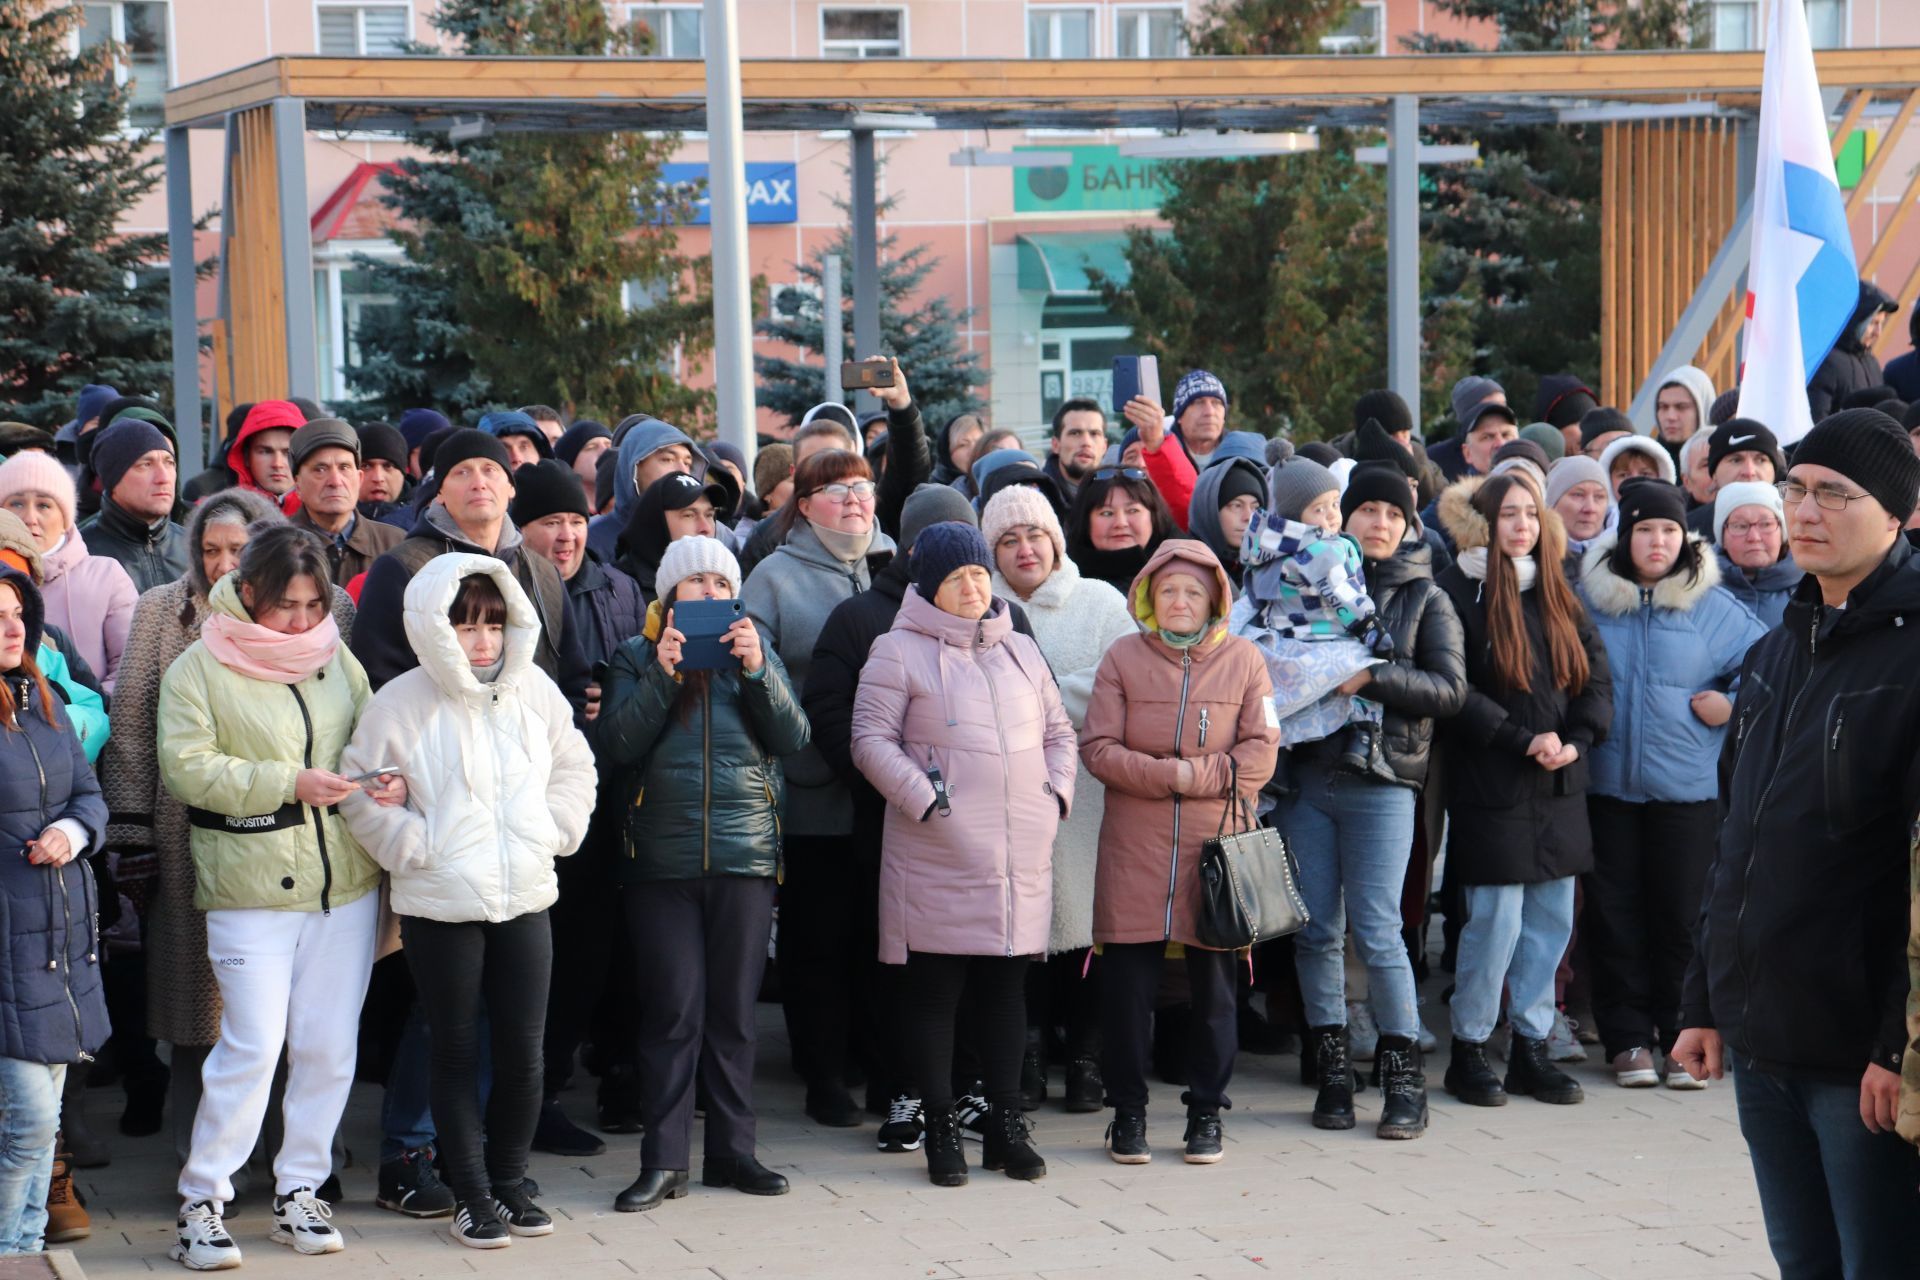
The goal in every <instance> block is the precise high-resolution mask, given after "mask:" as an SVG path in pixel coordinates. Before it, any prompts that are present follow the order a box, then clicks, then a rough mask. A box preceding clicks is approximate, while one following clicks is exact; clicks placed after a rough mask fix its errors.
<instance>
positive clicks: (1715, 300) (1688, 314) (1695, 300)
mask: <svg viewBox="0 0 1920 1280" xmlns="http://www.w3.org/2000/svg"><path fill="white" fill-rule="evenodd" d="M1752 225H1753V195H1752V193H1751V192H1749V193H1748V195H1747V197H1746V198H1745V199H1744V200H1742V201H1741V202H1740V209H1739V211H1738V212H1737V213H1735V214H1734V215H1733V225H1732V226H1730V227H1728V228H1727V238H1726V239H1724V240H1722V241H1721V242H1720V248H1719V249H1718V250H1716V251H1715V253H1714V255H1713V261H1712V262H1710V263H1708V264H1707V274H1706V275H1704V276H1702V277H1701V278H1700V285H1699V287H1698V288H1696V289H1695V290H1694V291H1693V297H1692V298H1690V299H1688V301H1687V307H1686V310H1684V311H1682V312H1681V313H1680V319H1679V321H1678V322H1677V323H1675V324H1674V326H1673V332H1672V333H1670V334H1668V335H1667V341H1666V345H1665V346H1663V347H1661V348H1660V354H1659V356H1657V357H1656V358H1655V359H1654V362H1653V368H1652V369H1649V370H1648V371H1647V378H1646V381H1644V382H1642V383H1641V384H1640V389H1639V390H1638V391H1636V392H1634V395H1633V404H1632V406H1631V407H1629V408H1628V410H1627V416H1628V417H1629V418H1631V419H1633V425H1634V429H1635V430H1637V431H1639V432H1641V433H1642V434H1644V435H1652V434H1653V430H1654V426H1655V423H1654V418H1653V403H1654V401H1655V400H1656V399H1657V398H1658V397H1659V395H1660V379H1661V378H1662V377H1664V376H1665V375H1666V373H1667V371H1668V370H1670V369H1676V368H1678V367H1680V366H1681V365H1683V364H1690V363H1692V361H1693V356H1694V353H1695V352H1697V351H1699V350H1700V344H1701V343H1703V342H1705V341H1706V340H1707V334H1708V333H1709V332H1710V331H1711V330H1712V328H1713V322H1714V321H1715V320H1717V319H1719V318H1720V312H1721V311H1722V310H1724V309H1725V307H1726V305H1727V296H1728V295H1729V294H1730V293H1732V292H1733V288H1734V286H1735V285H1737V284H1738V283H1739V282H1740V276H1741V273H1743V272H1744V271H1746V269H1747V260H1748V258H1749V256H1750V255H1751V254H1752V252H1753V235H1752ZM1703 425H1704V424H1703Z"/></svg>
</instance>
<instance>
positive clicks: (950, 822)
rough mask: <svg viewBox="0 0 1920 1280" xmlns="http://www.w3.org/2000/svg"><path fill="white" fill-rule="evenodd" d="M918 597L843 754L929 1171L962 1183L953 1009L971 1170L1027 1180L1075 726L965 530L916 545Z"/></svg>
mask: <svg viewBox="0 0 1920 1280" xmlns="http://www.w3.org/2000/svg"><path fill="white" fill-rule="evenodd" d="M912 555H913V559H912V562H911V563H912V568H913V590H911V591H909V592H907V593H906V595H905V596H904V597H903V598H902V600H901V602H900V613H899V615H898V616H897V617H896V618H895V619H894V623H893V629H892V630H891V631H889V632H888V633H887V634H886V635H884V636H881V637H880V638H879V639H878V640H876V641H874V643H873V648H872V650H871V651H870V652H869V654H868V657H867V664H866V666H865V667H863V668H862V669H861V672H860V689H859V692H858V693H857V694H856V695H855V697H854V703H853V759H854V763H855V764H857V765H858V766H859V767H860V771H861V772H862V773H864V774H865V775H866V776H867V780H868V781H869V782H871V783H873V785H874V787H875V789H877V790H878V791H879V792H880V794H881V795H883V796H885V797H886V799H887V803H888V806H889V807H888V809H887V826H886V835H885V837H884V839H883V841H882V845H881V862H880V959H881V960H882V961H883V962H885V963H889V964H904V965H906V967H907V981H906V982H905V983H904V984H903V989H904V990H905V991H906V992H907V993H908V995H907V1000H908V1007H907V1008H906V1009H905V1011H904V1017H903V1019H902V1023H903V1025H904V1028H905V1030H906V1033H907V1037H908V1041H909V1043H908V1045H907V1053H908V1056H909V1058H910V1059H911V1060H912V1061H913V1063H914V1066H915V1070H916V1072H917V1074H918V1076H919V1080H920V1090H921V1099H922V1101H923V1103H924V1104H925V1107H926V1120H927V1129H926V1135H927V1136H926V1149H927V1174H928V1177H929V1178H931V1179H932V1181H933V1183H934V1185H936V1186H960V1185H962V1184H963V1183H965V1182H966V1180H967V1165H966V1159H965V1157H964V1156H963V1155H962V1154H961V1151H960V1126H959V1121H958V1119H957V1118H956V1116H955V1115H954V1109H953V1088H952V1081H951V1074H952V1068H953V1027H954V1013H955V1011H956V1009H957V1008H958V1007H959V1003H960V997H961V994H962V992H963V991H971V993H972V996H973V1000H974V1003H975V1005H976V1007H977V1010H978V1018H977V1020H976V1021H977V1031H978V1037H979V1043H978V1045H977V1046H976V1048H977V1051H978V1053H979V1058H980V1063H981V1070H982V1073H983V1074H984V1076H985V1082H986V1096H987V1100H988V1101H989V1102H990V1103H991V1104H992V1112H991V1114H990V1115H989V1117H988V1121H987V1132H986V1143H985V1150H984V1152H983V1154H982V1160H981V1163H982V1165H983V1167H985V1168H987V1169H996V1170H1004V1171H1005V1172H1006V1174H1007V1176H1008V1177H1011V1178H1021V1179H1029V1180H1030V1179H1034V1178H1039V1177H1042V1176H1044V1175H1045V1174H1046V1171H1047V1166H1046V1162H1045V1161H1044V1160H1042V1159H1041V1158H1040V1157H1039V1155H1037V1154H1036V1153H1035V1152H1034V1150H1033V1148H1032V1146H1031V1145H1029V1143H1028V1141H1027V1124H1026V1119H1025V1117H1024V1116H1023V1115H1022V1114H1021V1111H1020V1057H1021V1054H1022V1052H1023V1051H1024V1048H1025V1042H1026V969H1027V962H1028V961H1029V960H1030V959H1032V957H1034V956H1035V955H1044V954H1045V953H1046V950H1047V935H1048V931H1049V929H1050V928H1051V925H1052V918H1053V917H1052V912H1053V840H1054V834H1055V832H1056V831H1057V830H1058V828H1059V825H1060V819H1061V818H1062V817H1063V816H1064V815H1065V814H1066V812H1067V810H1068V808H1069V806H1070V805H1071V804H1072V802H1073V782H1074V777H1075V773H1076V765H1077V761H1078V756H1077V753H1076V749H1075V746H1074V733H1073V725H1072V723H1071V722H1070V721H1069V720H1068V719H1067V713H1066V709H1065V708H1064V707H1063V706H1062V705H1061V703H1060V691H1059V689H1058V688H1057V687H1056V686H1055V685H1054V682H1053V673H1052V671H1051V670H1049V669H1048V667H1047V662H1046V659H1045V658H1043V657H1042V656H1041V655H1040V648H1039V646H1038V645H1036V644H1035V643H1034V642H1033V640H1032V638H1031V637H1029V636H1024V635H1020V634H1018V633H1016V632H1015V631H1014V630H1013V620H1012V615H1011V613H1010V611H1009V609H1008V607H1007V604H1006V602H1005V601H1001V600H996V599H994V597H993V589H992V585H991V583H992V579H991V573H992V565H993V560H992V553H991V552H990V551H989V550H988V548H987V543H986V539H984V538H982V537H981V536H980V531H979V530H978V529H976V528H974V527H973V526H972V525H967V524H960V523H948V524H936V525H931V526H929V527H928V528H926V529H923V530H921V532H920V536H919V537H918V538H916V539H915V541H914V544H913V552H912Z"/></svg>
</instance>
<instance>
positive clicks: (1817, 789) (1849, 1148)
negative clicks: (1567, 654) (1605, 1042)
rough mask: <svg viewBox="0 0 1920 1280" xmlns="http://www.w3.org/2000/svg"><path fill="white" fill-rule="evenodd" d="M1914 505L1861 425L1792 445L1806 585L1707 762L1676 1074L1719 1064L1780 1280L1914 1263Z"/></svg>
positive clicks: (1852, 414)
mask: <svg viewBox="0 0 1920 1280" xmlns="http://www.w3.org/2000/svg"><path fill="white" fill-rule="evenodd" d="M1916 493H1920V459H1916V458H1915V457H1914V454H1913V450H1912V447H1911V446H1910V445H1909V444H1908V443H1907V438H1906V434H1905V433H1904V432H1903V431H1901V429H1900V426H1899V424H1898V423H1896V422H1894V421H1893V420H1892V419H1891V418H1889V417H1887V416H1886V415H1885V414H1883V413H1880V412H1878V411H1877V410H1873V409H1852V410H1846V411H1844V412H1842V413H1839V414H1835V415H1834V416H1832V417H1830V418H1828V419H1827V420H1826V421H1824V422H1822V423H1820V424H1819V425H1818V426H1816V427H1815V428H1814V429H1813V430H1812V431H1811V432H1809V433H1808V434H1807V435H1806V437H1805V438H1804V439H1802V440H1801V442H1800V446H1799V448H1798V450H1797V451H1796V452H1795V454H1794V461H1793V467H1792V469H1791V470H1790V471H1789V472H1788V475H1787V481H1786V484H1785V485H1784V486H1783V489H1782V496H1783V497H1784V499H1785V504H1786V516H1787V535H1788V539H1789V542H1790V544H1791V546H1792V549H1793V555H1794V559H1795V561H1796V562H1797V563H1798V564H1799V565H1800V567H1801V568H1803V569H1805V570H1806V571H1807V573H1808V575H1809V576H1808V577H1807V579H1806V580H1805V581H1803V582H1802V583H1801V584H1800V586H1799V588H1798V589H1797V590H1796V591H1795V593H1794V596H1793V599H1792V601H1791V602H1790V603H1789V604H1788V606H1787V611H1786V617H1785V618H1784V619H1783V621H1782V622H1781V624H1780V626H1779V627H1778V628H1776V629H1775V630H1773V631H1772V632H1769V633H1768V634H1767V635H1766V636H1765V637H1764V638H1762V639H1761V640H1760V641H1759V642H1758V643H1757V644H1755V645H1754V646H1753V649H1752V650H1751V652H1749V653H1748V654H1747V660H1746V664H1745V666H1744V667H1743V668H1742V670H1741V673H1740V694H1739V700H1738V702H1737V703H1736V704H1735V706H1734V709H1733V731H1732V732H1731V733H1730V734H1728V735H1727V741H1726V746H1725V748H1724V750H1723V751H1722V753H1721V765H1720V774H1721V788H1720V795H1721V800H1722V807H1721V814H1722V819H1721V828H1720V851H1719V855H1718V857H1717V859H1716V860H1715V862H1714V865H1713V869H1712V871H1711V872H1710V874H1709V877H1708V881H1707V893H1706V900H1705V903H1704V904H1703V908H1702V913H1701V921H1700V925H1699V928H1698V930H1697V932H1696V936H1695V950H1694V958H1693V963H1692V965H1691V966H1690V968H1689V969H1688V973H1687V981H1686V987H1685V991H1684V994H1683V996H1682V1008H1681V1022H1680V1025H1681V1026H1682V1027H1684V1028H1687V1029H1686V1030H1684V1031H1682V1032H1681V1034H1680V1038H1679V1041H1678V1042H1677V1043H1676V1044H1675V1045H1674V1049H1673V1059H1674V1061H1675V1063H1677V1064H1678V1065H1680V1066H1682V1067H1684V1068H1685V1069H1686V1071H1687V1073H1688V1074H1689V1075H1691V1076H1692V1077H1693V1078H1694V1079H1696V1080H1698V1079H1704V1078H1705V1077H1707V1076H1709V1075H1711V1076H1714V1077H1716V1078H1717V1077H1719V1076H1720V1075H1721V1074H1722V1072H1723V1071H1724V1070H1725V1069H1726V1068H1727V1066H1729V1065H1731V1066H1732V1067H1733V1068H1734V1071H1735V1075H1734V1086H1735V1093H1736V1097H1737V1099H1738V1104H1739V1112H1740V1131H1741V1133H1742V1134H1743V1135H1744V1136H1745V1138H1746V1140H1747V1146H1748V1149H1749V1152H1750V1154H1751V1157H1752V1160H1753V1170H1754V1180H1755V1181H1756V1182H1757V1183H1758V1184H1759V1189H1760V1207H1761V1211H1762V1212H1763V1213H1764V1214H1765V1216H1766V1222H1767V1239H1768V1243H1769V1244H1770V1245H1771V1246H1772V1248H1773V1253H1774V1257H1775V1259H1776V1260H1777V1261H1778V1262H1779V1264H1780V1269H1781V1272H1782V1274H1784V1275H1789V1276H1839V1275H1842V1274H1845V1275H1849V1276H1895V1275H1911V1274H1912V1273H1913V1268H1914V1266H1915V1262H1916V1259H1920V1212H1916V1211H1915V1206H1914V1201H1913V1196H1914V1186H1915V1184H1916V1182H1920V1153H1916V1151H1915V1149H1914V1148H1913V1147H1911V1146H1909V1145H1907V1143H1906V1142H1904V1141H1902V1140H1901V1139H1900V1138H1899V1137H1897V1136H1896V1135H1895V1133H1894V1121H1895V1114H1896V1111H1897V1108H1898V1104H1899V1096H1900V1067H1901V1061H1902V1058H1903V1055H1904V1054H1905V1053H1906V1052H1907V1051H1908V1050H1909V1049H1910V1046H1909V1045H1908V1043H1907V1031H1906V1023H1905V1019H1904V1012H1905V1006H1906V1000H1907V987H1908V979H1907V969H1906V945H1905V944H1906V934H1907V909H1908V883H1907V871H1908V847H1909V845H1908V832H1909V829H1910V826H1911V824H1912V822H1913V819H1914V814H1915V811H1916V809H1917V808H1920V681H1916V680H1915V679H1914V672H1915V670H1916V668H1920V554H1916V553H1915V552H1914V551H1913V550H1911V549H1910V548H1909V546H1908V544H1907V541H1906V539H1904V538H1902V537H1901V536H1900V530H1901V526H1902V525H1904V524H1905V523H1906V520H1907V518H1908V517H1909V516H1910V515H1912V514H1913V510H1914V506H1915V495H1916ZM1913 1051H1914V1052H1920V1050H1913Z"/></svg>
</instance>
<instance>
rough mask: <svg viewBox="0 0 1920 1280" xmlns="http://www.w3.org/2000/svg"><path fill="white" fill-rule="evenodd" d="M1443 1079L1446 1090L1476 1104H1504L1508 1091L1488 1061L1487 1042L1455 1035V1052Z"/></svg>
mask: <svg viewBox="0 0 1920 1280" xmlns="http://www.w3.org/2000/svg"><path fill="white" fill-rule="evenodd" d="M1444 1083H1445V1084H1446V1087H1447V1092H1448V1093H1450V1094H1452V1095H1453V1096H1454V1097H1456V1098H1458V1099H1460V1101H1462V1102H1464V1103H1467V1104H1468V1105H1470V1106H1475V1107H1504V1106H1506V1105H1507V1091H1506V1090H1505V1089H1503V1088H1501V1086H1500V1077H1499V1076H1497V1075H1495V1074H1494V1072H1493V1067H1492V1065H1491V1064H1490V1063H1488V1061H1487V1042H1486V1041H1484V1040H1462V1039H1460V1038H1459V1037H1458V1036H1456V1037H1454V1041H1453V1053H1452V1057H1451V1060H1450V1061H1449V1062H1448V1063H1447V1074H1446V1078H1445V1081H1444Z"/></svg>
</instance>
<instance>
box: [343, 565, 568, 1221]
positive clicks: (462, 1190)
mask: <svg viewBox="0 0 1920 1280" xmlns="http://www.w3.org/2000/svg"><path fill="white" fill-rule="evenodd" d="M405 625H406V633H407V642H408V643H409V644H410V645H412V646H413V651H414V652H415V653H416V654H418V655H419V658H420V665H419V666H418V667H416V668H414V669H413V670H412V671H409V672H406V673H405V674H403V675H401V676H399V677H397V678H395V679H394V680H392V681H389V682H388V683H387V684H386V685H385V686H383V687H382V688H381V690H380V692H379V693H377V694H375V695H374V698H373V700H372V702H370V703H369V704H368V706H367V709H366V712H365V713H364V714H363V715H362V716H361V718H360V724H359V727H358V728H357V729H356V730H355V731H354V735H353V741H352V742H351V743H350V744H349V745H348V747H347V750H346V752H345V753H344V754H343V755H342V756H341V758H340V770H341V772H342V773H344V774H346V775H347V776H348V777H352V776H354V775H356V774H360V773H365V772H368V771H372V770H382V771H383V772H384V771H387V770H385V769H384V768H383V766H389V765H390V766H394V767H393V768H392V770H391V772H395V773H399V774H400V775H402V776H403V777H405V778H406V780H407V789H408V797H409V800H410V803H409V804H408V805H407V806H406V807H405V808H393V807H388V808H381V807H377V806H375V805H374V804H372V803H370V802H369V803H366V804H362V803H360V799H361V797H359V796H357V795H356V796H352V797H349V798H348V799H347V800H346V801H344V802H342V804H341V806H340V812H341V816H342V817H344V818H345V819H346V823H347V828H348V830H350V831H351V832H352V833H353V836H354V839H356V840H358V841H359V842H360V844H361V846H362V847H363V848H365V849H366V851H367V852H368V853H369V854H371V855H372V856H373V858H374V860H375V861H376V862H378V863H379V864H380V865H381V866H382V867H384V868H386V870H387V873H388V875H389V876H390V877H391V884H392V905H393V910H394V912H395V914H397V915H398V916H399V917H400V936H401V939H402V941H403V943H404V946H405V950H406V956H407V966H408V968H409V969H410V970H412V973H413V980H414V984H415V985H416V986H417V987H418V988H419V991H420V1007H421V1008H422V1009H423V1010H425V1011H426V1014H427V1023H428V1028H429V1030H430V1032H431V1034H432V1042H433V1078H432V1089H431V1099H432V1105H433V1117H434V1122H435V1127H436V1128H437V1129H438V1131H439V1135H440V1150H441V1153H442V1155H443V1156H444V1157H445V1159H446V1162H447V1173H448V1181H449V1182H451V1183H452V1184H453V1191H454V1195H455V1197H456V1198H457V1199H458V1201H459V1209H458V1210H457V1212H456V1214H455V1217H454V1223H453V1229H452V1230H453V1237H454V1239H456V1240H458V1241H459V1242H460V1243H462V1244H465V1245H470V1246H472V1247H474V1248H481V1249H491V1248H499V1247H501V1246H503V1245H506V1244H510V1243H511V1242H512V1241H511V1237H512V1236H513V1235H522V1236H530V1235H546V1234H548V1233H549V1232H551V1231H552V1230H553V1223H552V1220H551V1219H549V1218H548V1216H547V1215H546V1213H545V1212H544V1211H543V1210H542V1209H540V1207H539V1206H538V1205H536V1204H534V1203H533V1201H532V1200H531V1199H530V1198H529V1197H528V1196H527V1194H526V1192H525V1190H524V1188H523V1185H522V1183H523V1180H524V1178H525V1176H526V1172H527V1152H528V1149H529V1148H530V1146H531V1144H532V1141H533V1130H534V1125H535V1122H536V1121H537V1119H538V1118H539V1113H540V1097H541V1080H542V1059H541V1037H542V1029H543V1027H544V1024H545V1021H546V1010H547V986H548V980H549V977H550V974H551V970H552V966H553V933H552V928H551V926H550V924H549V922H548V920H547V908H548V907H550V906H552V905H553V902H554V899H555V898H557V897H558V896H559V882H558V881H557V880H556V878H555V876H554V872H553V861H554V859H555V858H557V857H562V856H564V855H566V854H570V853H572V852H573V851H574V850H575V849H576V848H577V847H579V844H580V841H581V839H582V837H584V836H585V834H586V829H587V818H588V816H589V815H590V814H591V813H592V812H593V798H594V767H593V753H592V752H591V750H589V748H588V747H587V740H586V738H585V737H584V736H583V735H582V734H581V733H580V731H579V730H578V729H576V728H575V727H574V724H573V712H572V709H571V708H570V707H569V706H568V704H567V700H566V698H565V696H564V695H562V694H561V692H560V689H559V687H558V686H557V685H555V684H554V683H553V681H552V680H551V679H550V678H549V677H548V676H547V675H546V673H544V672H543V671H541V670H540V668H538V667H536V666H535V665H534V664H533V657H534V650H535V647H536V645H537V643H538V641H539V637H540V622H539V615H538V614H537V613H536V612H535V611H534V608H533V604H532V602H531V601H530V600H528V599H527V595H526V593H525V592H524V591H523V590H521V588H520V584H519V583H518V582H516V581H515V580H514V577H513V572H512V570H510V569H509V568H507V566H506V565H505V564H503V563H501V562H500V561H498V560H495V559H494V558H493V557H492V556H481V555H465V554H458V553H455V554H450V555H443V556H440V557H438V558H436V559H434V560H432V561H430V562H428V564H427V565H426V567H425V568H423V569H422V570H421V571H420V572H419V573H418V574H416V575H415V576H414V579H413V581H412V582H411V583H409V584H408V585H407V594H406V612H405ZM483 999H484V1001H485V1006H486V1010H487V1018H488V1022H489V1024H490V1026H491V1036H490V1047H491V1050H492V1061H493V1089H492V1093H491V1095H490V1097H489V1099H488V1103H487V1112H486V1120H485V1124H484V1126H483V1125H482V1123H481V1116H480V1107H479V1080H478V1075H477V1070H476V1065H475V1064H476V1063H477V1061H478V1059H479V1048H478V1046H477V1044H476V1043H475V1023H476V1021H477V1018H478V1015H479V1011H480V1007H481V1002H482V1000H483ZM483 1152H484V1154H483Z"/></svg>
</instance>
